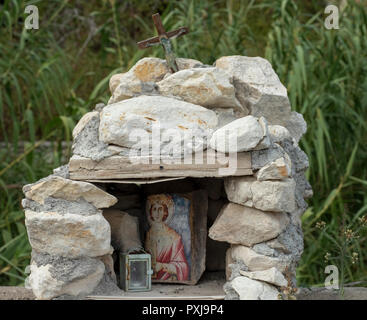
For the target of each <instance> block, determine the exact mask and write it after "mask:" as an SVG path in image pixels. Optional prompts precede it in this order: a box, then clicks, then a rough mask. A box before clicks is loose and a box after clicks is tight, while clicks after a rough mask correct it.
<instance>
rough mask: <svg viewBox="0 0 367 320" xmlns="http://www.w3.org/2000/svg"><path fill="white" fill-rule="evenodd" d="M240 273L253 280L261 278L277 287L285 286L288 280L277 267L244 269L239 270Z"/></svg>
mask: <svg viewBox="0 0 367 320" xmlns="http://www.w3.org/2000/svg"><path fill="white" fill-rule="evenodd" d="M240 274H241V275H243V276H245V277H247V278H250V279H254V280H261V281H264V282H267V283H270V284H273V285H275V286H278V287H286V286H287V285H288V281H287V280H286V278H285V277H284V276H283V274H282V273H281V272H280V271H279V270H278V269H277V268H274V267H273V268H270V269H267V270H263V271H252V272H251V271H244V270H240Z"/></svg>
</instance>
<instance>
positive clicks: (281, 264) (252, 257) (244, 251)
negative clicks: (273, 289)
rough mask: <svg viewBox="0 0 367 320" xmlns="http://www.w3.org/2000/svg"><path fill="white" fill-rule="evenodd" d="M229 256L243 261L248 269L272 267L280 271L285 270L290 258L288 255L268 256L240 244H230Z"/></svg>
mask: <svg viewBox="0 0 367 320" xmlns="http://www.w3.org/2000/svg"><path fill="white" fill-rule="evenodd" d="M230 254H231V258H232V259H233V260H235V261H236V260H238V261H241V262H243V263H244V264H245V265H246V266H247V267H248V269H249V271H261V270H267V269H270V268H272V267H275V268H277V269H278V270H279V271H280V272H282V273H283V272H285V271H286V269H287V268H288V267H289V265H290V263H291V262H292V259H291V257H290V256H287V255H284V256H281V257H270V256H265V255H262V254H259V253H257V252H256V251H254V250H253V249H251V248H249V247H245V246H242V245H232V246H231V249H230Z"/></svg>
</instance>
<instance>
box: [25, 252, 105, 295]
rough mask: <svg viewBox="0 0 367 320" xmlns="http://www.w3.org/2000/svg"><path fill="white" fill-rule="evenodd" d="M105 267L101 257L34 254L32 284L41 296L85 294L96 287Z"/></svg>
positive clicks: (34, 290) (30, 278) (30, 277)
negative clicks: (69, 257) (75, 257)
mask: <svg viewBox="0 0 367 320" xmlns="http://www.w3.org/2000/svg"><path fill="white" fill-rule="evenodd" d="M104 270H105V269H104V264H103V263H102V262H101V261H100V260H98V259H92V258H88V257H83V258H78V259H67V258H62V257H57V256H52V255H47V254H36V253H33V254H32V263H31V274H30V276H29V281H28V283H29V285H30V286H31V288H32V291H33V293H34V294H35V296H36V298H37V299H41V300H43V299H52V298H55V297H58V296H62V295H70V296H73V297H83V296H85V295H86V294H89V293H91V292H92V291H93V290H94V289H95V287H96V286H97V285H98V283H99V282H100V281H101V279H102V277H103V274H104Z"/></svg>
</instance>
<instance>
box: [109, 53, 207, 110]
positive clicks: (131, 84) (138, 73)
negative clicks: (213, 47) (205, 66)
mask: <svg viewBox="0 0 367 320" xmlns="http://www.w3.org/2000/svg"><path fill="white" fill-rule="evenodd" d="M176 62H177V65H178V67H179V69H180V70H183V69H190V68H194V67H201V66H202V63H201V62H200V61H198V60H194V59H185V58H177V59H176ZM170 75H171V71H170V70H169V68H168V66H167V63H166V61H165V60H163V59H159V58H153V57H147V58H143V59H141V60H139V61H138V62H137V63H136V64H135V65H134V66H133V67H132V68H131V69H130V70H129V71H128V72H126V73H119V74H115V75H113V76H112V77H111V78H110V91H111V94H112V97H111V98H110V100H109V102H108V104H113V103H116V102H119V101H122V100H125V99H130V98H132V97H136V96H139V95H143V94H146V95H151V94H153V95H154V94H157V93H158V92H157V86H156V82H159V81H161V80H162V79H164V78H165V77H167V76H170Z"/></svg>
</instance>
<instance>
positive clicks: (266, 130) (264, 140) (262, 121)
mask: <svg viewBox="0 0 367 320" xmlns="http://www.w3.org/2000/svg"><path fill="white" fill-rule="evenodd" d="M259 124H260V125H261V127H262V129H263V133H264V136H263V138H262V140H261V141H260V142H259V144H258V145H257V146H256V147H255V150H262V149H267V148H269V147H270V145H271V143H272V141H271V139H270V135H269V128H268V122H267V121H266V119H265V118H264V117H260V118H259Z"/></svg>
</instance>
